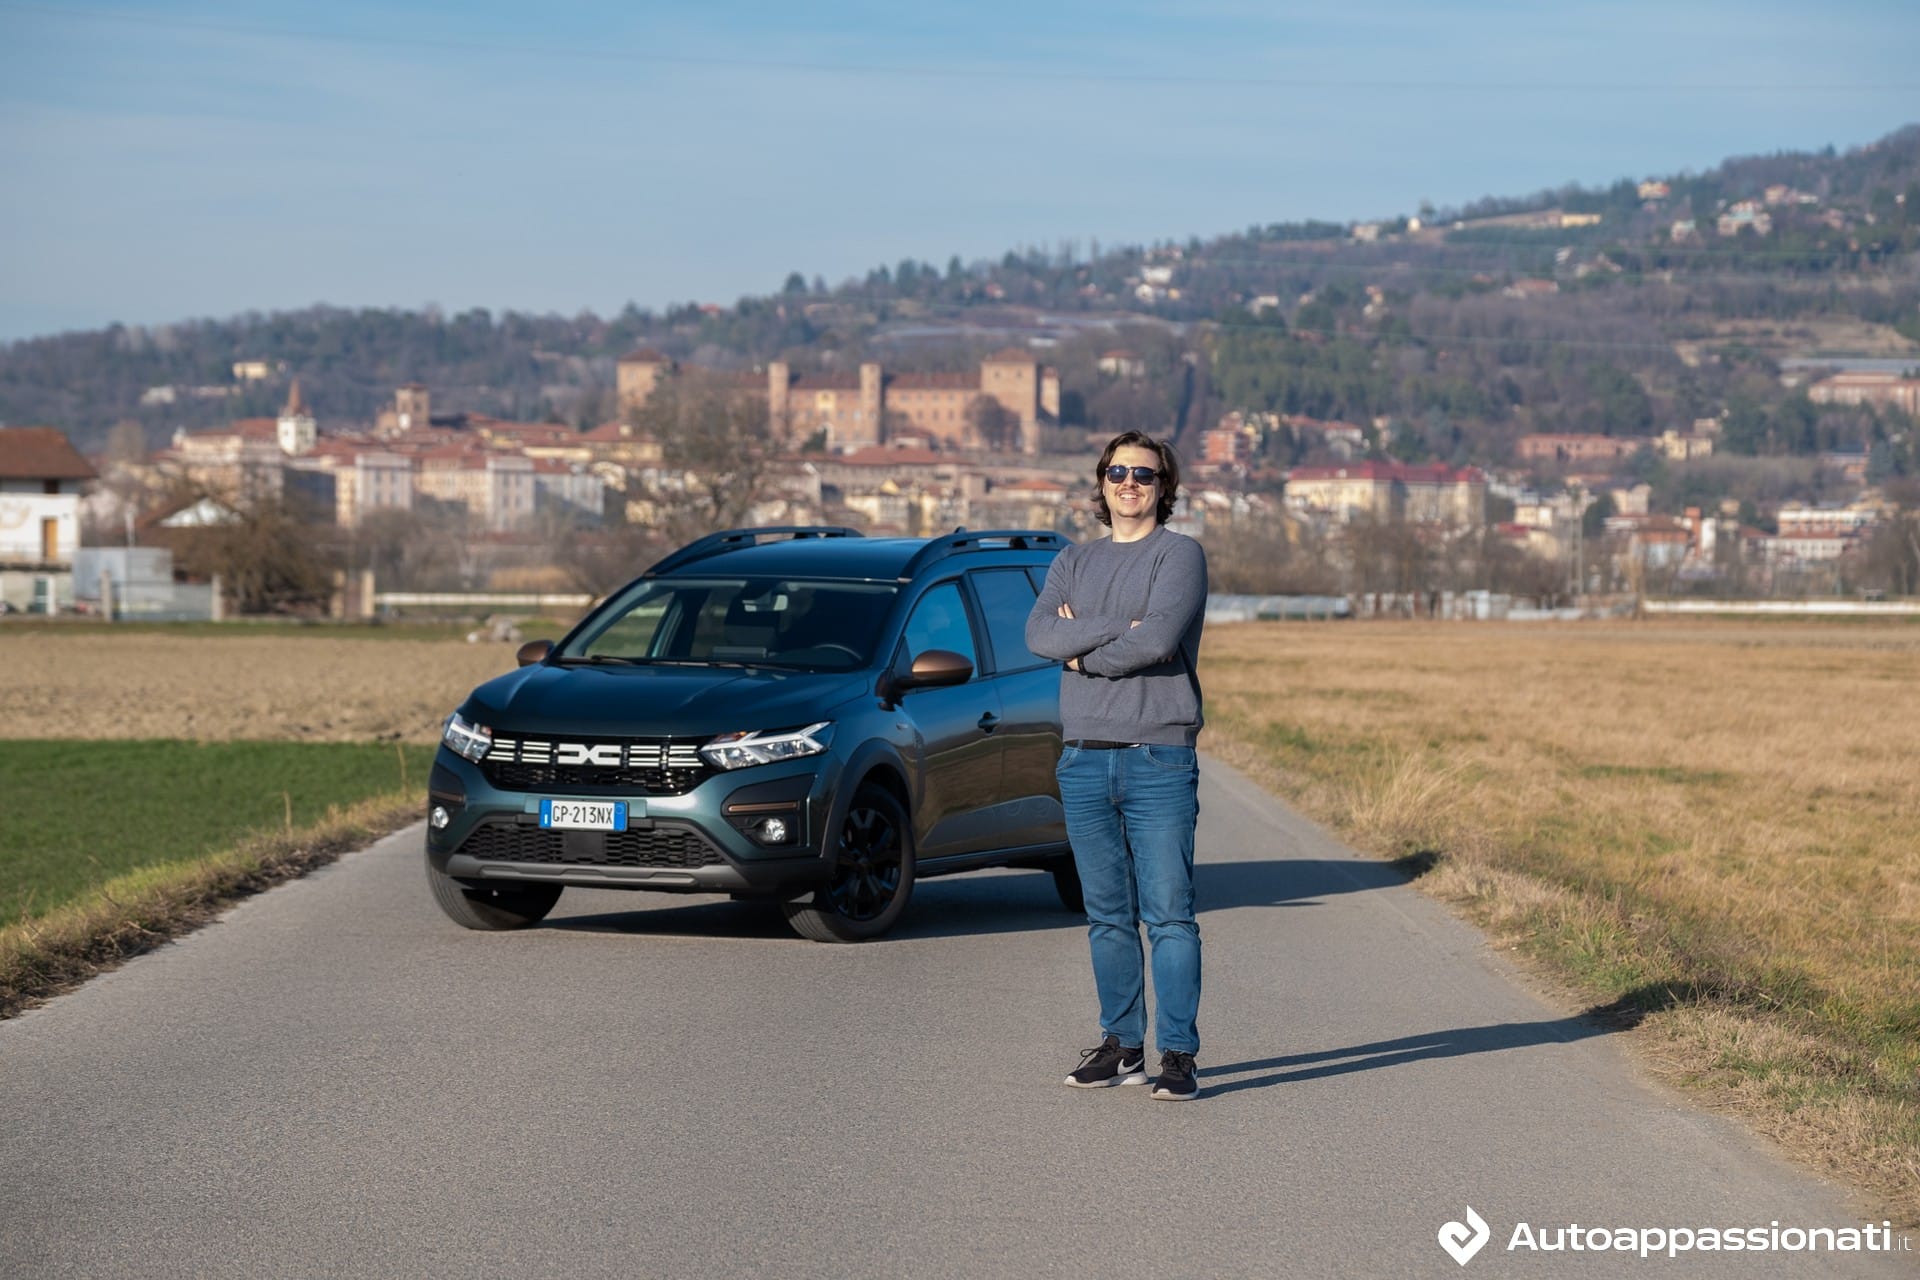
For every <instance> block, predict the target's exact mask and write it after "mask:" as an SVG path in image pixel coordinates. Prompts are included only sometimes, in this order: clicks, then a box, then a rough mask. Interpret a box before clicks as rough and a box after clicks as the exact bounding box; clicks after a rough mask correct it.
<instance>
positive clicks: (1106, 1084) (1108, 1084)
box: [1066, 1063, 1147, 1089]
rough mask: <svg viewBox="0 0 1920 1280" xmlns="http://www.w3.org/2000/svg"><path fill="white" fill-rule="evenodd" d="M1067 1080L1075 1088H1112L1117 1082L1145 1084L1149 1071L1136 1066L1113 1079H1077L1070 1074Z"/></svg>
mask: <svg viewBox="0 0 1920 1280" xmlns="http://www.w3.org/2000/svg"><path fill="white" fill-rule="evenodd" d="M1141 1065H1142V1066H1144V1065H1145V1064H1144V1063H1142V1064H1141ZM1066 1082H1067V1084H1068V1085H1069V1086H1071V1087H1072V1088H1075V1089H1111V1088H1112V1087H1113V1086H1114V1085H1117V1084H1145V1083H1146V1082H1147V1073H1146V1072H1145V1071H1143V1070H1140V1069H1139V1068H1135V1069H1134V1070H1132V1071H1123V1072H1121V1073H1120V1074H1119V1075H1117V1076H1115V1077H1114V1078H1113V1079H1111V1080H1094V1081H1092V1082H1088V1081H1085V1080H1075V1079H1074V1078H1073V1077H1072V1076H1068V1077H1067V1081H1066Z"/></svg>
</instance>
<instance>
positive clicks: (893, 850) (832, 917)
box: [784, 783, 913, 942]
mask: <svg viewBox="0 0 1920 1280" xmlns="http://www.w3.org/2000/svg"><path fill="white" fill-rule="evenodd" d="M912 894H913V846H912V838H911V836H910V834H909V832H908V827H907V814H906V810H905V809H903V808H902V807H901V806H900V802H899V801H898V800H896V799H894V797H893V794H892V793H891V792H889V791H887V790H886V789H885V788H883V787H879V786H876V785H874V784H871V783H868V784H866V785H863V786H862V787H861V788H860V789H859V790H858V791H856V792H855V793H854V796H853V799H852V801H851V802H850V803H849V804H848V805H847V814H846V817H845V818H844V819H843V820H842V822H841V824H840V837H839V843H838V844H837V846H836V847H835V853H834V866H833V872H832V875H831V876H830V878H829V879H828V880H827V883H826V884H824V885H822V886H821V887H820V888H819V889H817V890H815V891H814V892H813V894H812V895H811V896H809V897H808V898H805V899H803V900H801V901H799V902H791V903H786V904H784V909H785V911H786V916H787V922H788V923H789V924H791V925H792V926H793V927H794V929H795V930H796V931H798V932H799V933H800V934H801V936H803V937H807V938H812V939H813V940H814V941H816V942H859V941H862V940H864V939H867V938H876V937H879V936H880V935H881V934H883V933H885V932H886V931H887V930H888V929H890V928H892V927H893V925H894V923H895V922H896V921H897V920H899V918H900V915H901V913H902V912H904V911H905V910H906V908H907V899H908V898H909V897H911V896H912Z"/></svg>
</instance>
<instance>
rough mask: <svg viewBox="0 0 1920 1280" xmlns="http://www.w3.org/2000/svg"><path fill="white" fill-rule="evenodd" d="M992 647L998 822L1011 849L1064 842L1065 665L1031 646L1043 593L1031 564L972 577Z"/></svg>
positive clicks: (1003, 843) (969, 577)
mask: <svg viewBox="0 0 1920 1280" xmlns="http://www.w3.org/2000/svg"><path fill="white" fill-rule="evenodd" d="M967 581H968V585H969V586H970V587H971V589H972V591H973V595H974V599H975V602H976V603H977V604H978V606H979V610H980V616H981V619H982V620H983V621H984V623H985V630H986V633H987V646H988V648H989V650H990V651H991V654H990V661H991V664H992V665H991V671H992V675H991V680H992V682H993V685H994V688H995V690H996V692H997V693H998V694H999V697H1000V728H999V729H998V730H997V731H995V733H994V738H995V739H996V740H997V741H998V742H999V744H1000V759H1001V781H1000V793H1001V800H1000V803H999V805H998V806H997V810H996V815H995V825H996V826H997V827H998V828H999V830H1000V833H1001V834H1000V837H999V844H1000V846H1001V847H1003V848H1020V847H1025V846H1029V845H1055V844H1062V843H1064V842H1065V841H1066V838H1067V819H1066V813H1065V811H1064V810H1063V809H1061V807H1060V787H1059V783H1058V780H1057V779H1056V778H1055V776H1054V766H1055V765H1056V764H1057V763H1058V761H1059V759H1060V664H1059V663H1057V662H1052V661H1049V660H1048V659H1046V658H1042V657H1039V656H1037V655H1036V654H1034V653H1033V651H1032V650H1030V649H1028V648H1027V640H1026V633H1027V615H1028V614H1029V613H1031V612H1033V602H1034V600H1035V599H1036V598H1037V596H1038V592H1037V591H1036V590H1035V588H1034V585H1033V581H1032V579H1031V578H1030V577H1029V576H1028V574H1027V571H1026V570H1025V569H1022V568H1019V567H1017V566H1010V567H1007V568H1000V569H976V570H974V571H973V572H971V573H969V574H968V575H967Z"/></svg>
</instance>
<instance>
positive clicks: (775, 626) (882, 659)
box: [427, 527, 1080, 942]
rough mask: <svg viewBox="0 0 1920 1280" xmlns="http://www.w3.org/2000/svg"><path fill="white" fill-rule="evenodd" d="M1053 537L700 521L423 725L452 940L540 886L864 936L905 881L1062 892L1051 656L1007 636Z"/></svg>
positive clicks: (503, 924) (515, 910) (541, 890)
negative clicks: (699, 534) (430, 743)
mask: <svg viewBox="0 0 1920 1280" xmlns="http://www.w3.org/2000/svg"><path fill="white" fill-rule="evenodd" d="M1065 545H1066V543H1065V540H1064V539H1063V538H1062V537H1061V536H1060V535H1059V534H1056V533H1044V532H1038V531H1032V530H1013V531H1007V530H1000V531H993V532H983V533H970V532H966V531H959V532H956V533H954V534H950V535H947V536H944V537H938V538H933V539H924V538H867V537H862V536H861V535H860V534H859V533H857V532H855V531H854V530H851V529H842V528H820V527H788V528H777V529H736V530H729V531H727V532H725V533H717V534H713V535H712V536H710V537H707V538H703V539H701V540H700V541H698V542H695V543H693V544H692V545H690V546H688V547H685V548H683V549H682V550H680V551H677V552H675V553H674V554H672V555H670V556H668V557H667V558H666V559H664V560H662V561H661V562H660V563H658V564H656V565H654V566H653V567H652V568H651V569H649V570H647V572H646V573H644V574H642V575H641V576H640V577H639V578H637V579H635V580H634V581H633V582H631V583H629V584H628V585H627V586H625V587H623V588H621V589H620V590H619V591H617V592H615V593H614V594H613V595H611V596H609V597H608V598H607V599H606V601H605V602H604V603H602V604H601V605H600V606H599V607H598V608H596V609H594V610H593V612H591V613H589V614H588V615H587V616H586V617H585V618H584V619H582V620H581V622H580V623H579V625H578V626H576V627H574V629H573V630H572V631H571V632H569V633H568V634H567V636H566V637H565V638H564V639H562V640H561V641H560V642H559V643H558V644H549V643H548V642H546V641H534V642H532V643H530V644H528V645H525V646H523V647H522V649H521V651H520V660H521V663H522V665H521V667H520V669H519V670H517V671H515V672H513V673H511V674H509V675H504V676H501V677H499V678H498V679H495V680H490V681H488V682H487V683H486V684H483V685H481V686H480V687H479V688H477V689H475V690H474V691H473V692H472V694H470V695H469V696H468V698H467V700H466V701H465V702H464V703H462V704H461V705H460V708H459V710H458V711H456V712H455V713H454V714H453V715H452V716H450V717H448V719H447V723H446V728H445V730H444V732H443V734H442V739H441V746H440V750H439V752H438V754H437V755H436V756H435V758H434V766H433V775H432V779H431V781H430V784H429V791H430V796H429V800H428V821H427V878H428V881H429V882H430V884H431V885H432V888H433V895H434V899H435V900H436V901H437V902H438V903H439V904H440V906H441V908H442V909H443V910H444V911H445V912H446V913H447V915H449V916H450V917H452V918H453V919H454V920H455V921H457V922H459V923H460V924H463V925H465V926H467V927H468V928H470V929H512V928H519V927H523V926H525V925H530V924H533V923H535V922H537V921H538V920H540V919H541V918H542V917H544V916H545V915H546V914H547V913H548V912H549V911H551V910H552V909H553V905H554V903H555V902H556V901H558V899H559V897H560V893H561V890H562V889H563V888H564V887H565V886H567V885H585V886H591V887H593V888H599V889H609V888H611V889H651V890H655V891H662V892H670V893H727V894H732V895H735V896H737V897H750V898H764V899H767V900H769V901H771V902H777V903H778V904H779V905H780V907H781V909H782V910H783V911H784V912H785V913H786V917H787V919H788V921H789V922H790V923H791V924H792V925H793V927H794V928H795V929H796V930H798V931H799V932H800V933H801V934H802V935H804V936H806V937H809V938H814V939H817V940H819V941H822V942H848V941H856V940H859V939H863V938H871V937H875V936H877V935H879V934H881V933H883V932H885V931H886V930H887V929H888V928H890V927H891V926H892V925H893V924H894V923H895V921H897V920H898V919H899V918H900V915H901V913H902V912H903V911H904V910H905V909H906V906H907V900H908V898H909V897H910V896H911V895H912V893H913V886H914V882H915V881H916V880H917V879H920V878H922V877H925V876H932V875H943V874H946V873H948V872H954V871H969V870H973V869H975V868H980V867H1007V866H1013V867H1033V868H1039V869H1044V870H1047V871H1050V872H1051V873H1052V874H1053V877H1054V883H1055V885H1056V886H1057V888H1058V889H1059V892H1060V897H1061V899H1062V901H1063V902H1064V903H1065V904H1066V905H1067V906H1069V907H1071V908H1073V909H1075V910H1077V909H1079V906H1080V885H1079V880H1078V878H1077V877H1076V875H1075V873H1074V869H1073V860H1072V856H1071V854H1070V852H1069V850H1068V847H1067V842H1066V823H1065V818H1064V816H1063V814H1062V812H1061V808H1060V798H1059V793H1058V791H1057V789H1056V787H1055V783H1054V772H1053V770H1054V761H1055V760H1056V758H1057V757H1058V755H1059V752H1060V719H1059V684H1060V668H1059V664H1057V663H1054V662H1049V661H1047V660H1046V659H1044V658H1039V657H1035V656H1034V655H1033V654H1032V653H1030V652H1028V650H1027V647H1026V644H1025V641H1024V639H1023V635H1024V632H1025V628H1026V620H1027V614H1028V613H1029V612H1030V611H1031V610H1032V608H1033V602H1034V600H1035V598H1036V597H1037V595H1038V593H1039V590H1040V587H1041V584H1042V583H1043V582H1044V580H1045V576H1046V572H1047V566H1048V564H1049V563H1050V562H1051V561H1052V559H1053V557H1054V556H1055V555H1056V554H1057V553H1058V552H1059V550H1060V549H1061V548H1062V547H1063V546H1065Z"/></svg>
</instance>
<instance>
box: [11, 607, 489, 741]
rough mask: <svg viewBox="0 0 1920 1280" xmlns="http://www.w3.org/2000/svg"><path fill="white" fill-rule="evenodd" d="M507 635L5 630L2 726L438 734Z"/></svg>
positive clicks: (227, 734) (39, 731)
mask: <svg viewBox="0 0 1920 1280" xmlns="http://www.w3.org/2000/svg"><path fill="white" fill-rule="evenodd" d="M512 668H513V647H512V646H511V645H506V644H496V643H487V644H467V643H465V642H464V641H460V640H417V639H406V640H396V639H387V638H365V637H354V636H330V635H316V636H305V635H292V636H290V635H284V634H273V635H245V634H240V635H232V636H225V635H214V636H208V635H168V634H164V633H156V632H124V633H115V632H111V631H105V630H101V631H94V630H92V629H87V630H81V629H79V628H68V627H42V626H32V627H5V628H0V737H7V738H195V739H203V740H209V741H212V740H224V739H231V738H250V739H273V740H277V741H282V742H301V741H305V742H366V741H393V742H423V743H424V742H433V741H435V740H436V739H437V738H438V737H439V733H440V722H441V721H442V720H443V719H444V718H445V717H446V714H447V713H448V712H449V711H451V710H453V708H454V707H455V706H456V705H457V704H458V703H459V702H460V700H461V699H462V698H463V697H465V696H466V693H467V690H469V689H471V688H472V687H473V686H474V685H476V684H478V683H480V682H481V681H482V680H485V679H487V678H489V677H491V676H496V675H499V674H501V673H502V672H505V671H509V670H512Z"/></svg>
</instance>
